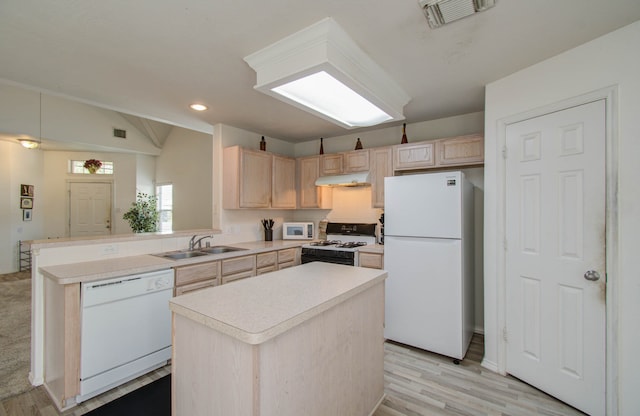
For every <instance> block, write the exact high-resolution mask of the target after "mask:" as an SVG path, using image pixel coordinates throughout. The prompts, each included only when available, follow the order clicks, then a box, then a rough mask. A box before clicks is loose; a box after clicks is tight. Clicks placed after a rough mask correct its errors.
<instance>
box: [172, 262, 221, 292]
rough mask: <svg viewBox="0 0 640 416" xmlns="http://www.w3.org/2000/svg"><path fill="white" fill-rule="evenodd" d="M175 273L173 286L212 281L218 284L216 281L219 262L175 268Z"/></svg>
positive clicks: (218, 274) (218, 272)
mask: <svg viewBox="0 0 640 416" xmlns="http://www.w3.org/2000/svg"><path fill="white" fill-rule="evenodd" d="M175 273H176V284H175V286H182V285H187V284H190V283H194V282H200V281H203V280H212V281H215V283H216V284H218V279H219V277H220V262H217V261H213V262H207V263H199V264H194V265H190V266H181V267H176V269H175Z"/></svg>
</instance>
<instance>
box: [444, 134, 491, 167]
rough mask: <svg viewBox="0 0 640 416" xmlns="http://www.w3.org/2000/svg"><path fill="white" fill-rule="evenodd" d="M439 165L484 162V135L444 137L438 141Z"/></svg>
mask: <svg viewBox="0 0 640 416" xmlns="http://www.w3.org/2000/svg"><path fill="white" fill-rule="evenodd" d="M436 154H437V158H438V162H437V164H438V166H461V165H477V164H481V163H484V136H483V135H482V134H472V135H469V136H460V137H453V138H450V139H442V140H438V141H437V142H436Z"/></svg>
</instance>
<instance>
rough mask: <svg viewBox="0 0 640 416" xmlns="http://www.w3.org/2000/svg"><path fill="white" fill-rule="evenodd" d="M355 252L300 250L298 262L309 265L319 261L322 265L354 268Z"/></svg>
mask: <svg viewBox="0 0 640 416" xmlns="http://www.w3.org/2000/svg"><path fill="white" fill-rule="evenodd" d="M355 254H356V253H355V251H339V250H323V249H315V248H305V247H303V248H302V253H301V255H300V262H301V263H302V264H305V263H311V262H312V261H321V262H324V263H334V264H346V265H347V266H355V265H356V264H355V263H356V255H355Z"/></svg>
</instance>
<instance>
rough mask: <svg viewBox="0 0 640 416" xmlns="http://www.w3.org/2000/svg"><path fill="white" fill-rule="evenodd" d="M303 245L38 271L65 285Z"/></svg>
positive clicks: (260, 244) (253, 245)
mask: <svg viewBox="0 0 640 416" xmlns="http://www.w3.org/2000/svg"><path fill="white" fill-rule="evenodd" d="M302 244H304V241H297V240H276V241H252V242H245V243H237V244H225V245H229V246H232V247H239V248H244V249H245V250H240V251H231V252H228V253H223V254H210V255H207V256H199V257H192V258H189V259H181V260H171V259H167V258H163V257H158V256H154V255H151V254H142V255H139V256H129V257H117V258H110V259H104V260H93V261H85V262H79V263H69V264H59V265H55V266H45V267H41V268H40V272H41V273H42V274H43V275H44V276H45V277H48V278H50V279H53V280H55V281H56V282H57V283H58V284H61V285H66V284H72V283H83V282H92V281H96V280H104V279H111V278H115V277H122V276H127V275H131V274H138V273H146V272H152V271H156V270H163V269H170V268H172V267H178V266H185V265H189V264H196V263H204V262H208V261H217V260H223V259H228V258H232V257H241V256H250V255H255V254H258V253H264V252H267V251H274V250H282V249H286V248H291V247H298V246H301V245H302Z"/></svg>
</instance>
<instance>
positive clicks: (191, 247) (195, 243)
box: [189, 234, 213, 250]
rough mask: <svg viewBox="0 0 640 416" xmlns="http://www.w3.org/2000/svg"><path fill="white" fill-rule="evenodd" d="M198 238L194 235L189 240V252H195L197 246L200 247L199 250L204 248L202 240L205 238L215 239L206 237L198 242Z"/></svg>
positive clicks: (210, 236) (211, 236)
mask: <svg viewBox="0 0 640 416" xmlns="http://www.w3.org/2000/svg"><path fill="white" fill-rule="evenodd" d="M197 236H198V234H196V235H194V236H193V237H191V240H189V250H195V248H196V246H198V248H202V240H204V239H205V238H213V235H205V236H204V237H200V238H198V239H197V240H196V237H197Z"/></svg>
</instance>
